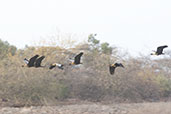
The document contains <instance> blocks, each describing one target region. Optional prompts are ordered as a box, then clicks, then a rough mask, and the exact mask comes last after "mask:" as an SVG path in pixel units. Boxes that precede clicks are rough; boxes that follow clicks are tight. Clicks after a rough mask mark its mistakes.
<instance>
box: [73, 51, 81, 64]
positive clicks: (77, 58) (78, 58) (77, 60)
mask: <svg viewBox="0 0 171 114" xmlns="http://www.w3.org/2000/svg"><path fill="white" fill-rule="evenodd" d="M82 55H83V52H81V53H79V54H78V55H76V56H75V59H74V63H75V64H79V63H80V59H81V56H82Z"/></svg>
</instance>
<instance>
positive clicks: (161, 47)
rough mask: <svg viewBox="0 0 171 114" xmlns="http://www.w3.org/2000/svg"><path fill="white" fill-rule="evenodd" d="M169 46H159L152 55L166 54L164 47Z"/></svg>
mask: <svg viewBox="0 0 171 114" xmlns="http://www.w3.org/2000/svg"><path fill="white" fill-rule="evenodd" d="M167 47H168V46H167V45H164V46H159V47H157V51H154V53H151V55H162V54H164V53H163V49H164V48H167Z"/></svg>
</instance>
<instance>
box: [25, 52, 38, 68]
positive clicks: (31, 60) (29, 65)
mask: <svg viewBox="0 0 171 114" xmlns="http://www.w3.org/2000/svg"><path fill="white" fill-rule="evenodd" d="M37 57H39V55H35V56H33V57H32V58H30V60H28V59H27V58H25V59H24V62H25V65H22V67H24V66H27V67H34V64H35V61H36V59H37Z"/></svg>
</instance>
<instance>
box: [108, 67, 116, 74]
mask: <svg viewBox="0 0 171 114" xmlns="http://www.w3.org/2000/svg"><path fill="white" fill-rule="evenodd" d="M115 68H116V67H113V66H109V72H110V74H111V75H113V74H114V73H115Z"/></svg>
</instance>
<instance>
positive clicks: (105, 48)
mask: <svg viewBox="0 0 171 114" xmlns="http://www.w3.org/2000/svg"><path fill="white" fill-rule="evenodd" d="M112 50H113V48H112V47H110V46H109V43H107V42H105V43H102V44H101V51H102V53H104V54H112Z"/></svg>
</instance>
